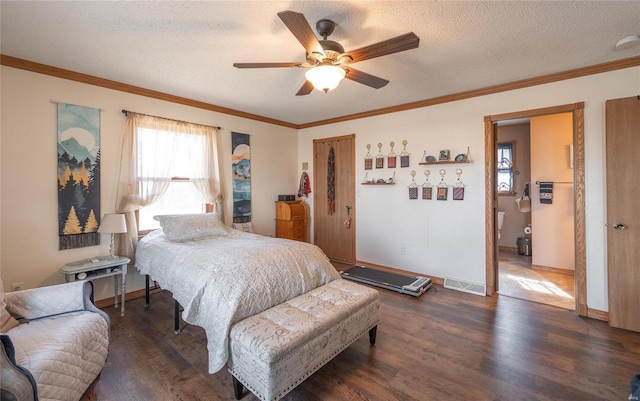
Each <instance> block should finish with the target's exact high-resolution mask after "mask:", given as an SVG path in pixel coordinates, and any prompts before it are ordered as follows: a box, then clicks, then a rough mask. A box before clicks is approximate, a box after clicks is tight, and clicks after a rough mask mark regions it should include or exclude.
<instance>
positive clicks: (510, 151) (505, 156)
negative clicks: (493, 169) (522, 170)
mask: <svg viewBox="0 0 640 401" xmlns="http://www.w3.org/2000/svg"><path fill="white" fill-rule="evenodd" d="M514 148H515V143H514V142H502V143H498V157H497V162H498V166H497V167H498V173H497V177H496V178H497V182H498V188H497V189H498V193H499V194H513V193H514V191H513V184H514V177H513V175H514V165H515V162H514Z"/></svg>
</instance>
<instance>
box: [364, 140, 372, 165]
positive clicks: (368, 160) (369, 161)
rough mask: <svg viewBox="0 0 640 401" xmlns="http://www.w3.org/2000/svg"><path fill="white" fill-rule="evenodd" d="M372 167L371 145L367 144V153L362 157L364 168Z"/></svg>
mask: <svg viewBox="0 0 640 401" xmlns="http://www.w3.org/2000/svg"><path fill="white" fill-rule="evenodd" d="M372 168H373V158H372V157H371V145H370V144H367V154H366V156H365V157H364V169H365V170H371V169H372Z"/></svg>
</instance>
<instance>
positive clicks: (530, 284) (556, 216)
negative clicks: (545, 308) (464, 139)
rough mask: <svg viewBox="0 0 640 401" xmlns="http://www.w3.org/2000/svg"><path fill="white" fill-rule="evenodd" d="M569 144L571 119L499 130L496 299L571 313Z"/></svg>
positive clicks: (507, 123) (502, 125)
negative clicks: (502, 297) (518, 300)
mask: <svg viewBox="0 0 640 401" xmlns="http://www.w3.org/2000/svg"><path fill="white" fill-rule="evenodd" d="M572 137H573V127H572V115H571V113H563V114H552V115H547V116H539V117H533V118H520V119H513V120H502V121H499V122H497V131H496V139H497V155H496V157H497V164H496V183H497V185H496V190H497V195H498V196H497V209H498V227H497V228H498V239H497V255H498V271H497V276H498V293H499V294H500V295H504V296H509V297H513V298H519V299H524V300H527V301H532V302H537V303H542V304H547V305H552V306H556V307H560V308H563V309H568V310H574V308H575V300H574V268H575V264H574V252H573V248H574V238H573V233H574V221H573V216H574V213H573V204H574V199H573V171H572V169H573V166H572V160H571V149H572ZM543 195H544V197H545V199H542V198H541V197H542V196H543Z"/></svg>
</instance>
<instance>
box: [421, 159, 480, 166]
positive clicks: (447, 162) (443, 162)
mask: <svg viewBox="0 0 640 401" xmlns="http://www.w3.org/2000/svg"><path fill="white" fill-rule="evenodd" d="M459 163H471V160H448V161H435V162H420V163H418V164H419V165H421V166H425V165H427V164H459Z"/></svg>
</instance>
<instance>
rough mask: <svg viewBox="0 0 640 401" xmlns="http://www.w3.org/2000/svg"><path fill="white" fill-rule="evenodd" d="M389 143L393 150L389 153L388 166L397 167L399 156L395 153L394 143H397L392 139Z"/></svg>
mask: <svg viewBox="0 0 640 401" xmlns="http://www.w3.org/2000/svg"><path fill="white" fill-rule="evenodd" d="M389 145H390V146H391V152H389V154H388V155H387V167H389V168H396V159H397V156H396V154H395V153H393V145H395V142H393V141H392V142H391V143H390V144H389Z"/></svg>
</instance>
